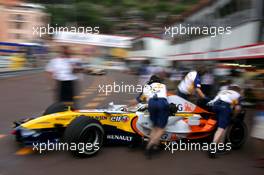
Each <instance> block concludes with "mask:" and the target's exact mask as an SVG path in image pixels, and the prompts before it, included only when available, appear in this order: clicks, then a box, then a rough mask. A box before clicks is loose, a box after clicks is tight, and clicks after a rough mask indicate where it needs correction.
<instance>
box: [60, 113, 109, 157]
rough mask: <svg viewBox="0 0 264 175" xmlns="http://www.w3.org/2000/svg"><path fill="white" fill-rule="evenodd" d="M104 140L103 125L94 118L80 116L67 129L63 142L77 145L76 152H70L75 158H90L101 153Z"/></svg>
mask: <svg viewBox="0 0 264 175" xmlns="http://www.w3.org/2000/svg"><path fill="white" fill-rule="evenodd" d="M103 139H104V129H103V127H102V125H101V123H100V122H99V121H98V120H96V119H93V118H89V117H86V116H80V117H78V118H76V119H74V120H73V121H72V122H71V123H70V124H69V125H68V127H67V128H66V130H65V133H64V137H63V140H64V142H66V143H67V144H69V146H70V145H75V146H76V148H77V149H76V150H70V151H71V152H72V153H73V154H74V155H75V156H78V157H90V156H93V155H95V154H97V153H98V152H99V150H100V149H101V147H102V144H103Z"/></svg>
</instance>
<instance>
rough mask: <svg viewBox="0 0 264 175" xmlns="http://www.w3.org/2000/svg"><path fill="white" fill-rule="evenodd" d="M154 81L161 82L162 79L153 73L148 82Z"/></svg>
mask: <svg viewBox="0 0 264 175" xmlns="http://www.w3.org/2000/svg"><path fill="white" fill-rule="evenodd" d="M152 83H161V79H160V77H159V76H157V75H152V76H151V77H150V79H149V82H148V84H152Z"/></svg>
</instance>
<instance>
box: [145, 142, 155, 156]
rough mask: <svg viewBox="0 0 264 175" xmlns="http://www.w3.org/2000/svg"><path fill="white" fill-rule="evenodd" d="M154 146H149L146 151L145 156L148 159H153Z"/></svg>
mask: <svg viewBox="0 0 264 175" xmlns="http://www.w3.org/2000/svg"><path fill="white" fill-rule="evenodd" d="M153 146H154V145H150V146H147V147H146V149H145V156H146V158H147V159H149V160H150V159H151V158H152V154H153Z"/></svg>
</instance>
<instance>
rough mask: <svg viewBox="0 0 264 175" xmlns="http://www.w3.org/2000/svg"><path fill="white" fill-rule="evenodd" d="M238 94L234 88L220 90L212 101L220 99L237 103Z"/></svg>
mask: <svg viewBox="0 0 264 175" xmlns="http://www.w3.org/2000/svg"><path fill="white" fill-rule="evenodd" d="M239 98H240V94H239V93H238V92H236V91H234V90H222V91H220V92H219V93H218V94H217V96H216V97H215V98H214V100H213V101H217V100H219V99H220V100H222V101H224V102H226V103H229V104H231V105H237V104H238V102H239Z"/></svg>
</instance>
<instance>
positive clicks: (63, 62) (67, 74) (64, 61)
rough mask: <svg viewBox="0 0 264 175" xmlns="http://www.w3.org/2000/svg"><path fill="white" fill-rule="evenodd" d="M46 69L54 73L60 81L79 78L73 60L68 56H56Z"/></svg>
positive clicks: (55, 77)
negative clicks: (74, 70) (75, 72)
mask: <svg viewBox="0 0 264 175" xmlns="http://www.w3.org/2000/svg"><path fill="white" fill-rule="evenodd" d="M45 69H46V71H47V72H51V73H52V74H53V78H54V79H56V80H59V81H72V80H76V79H78V77H77V76H76V75H74V73H73V66H72V60H70V59H68V58H54V59H52V60H50V62H49V63H48V64H47V66H46V68H45Z"/></svg>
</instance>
